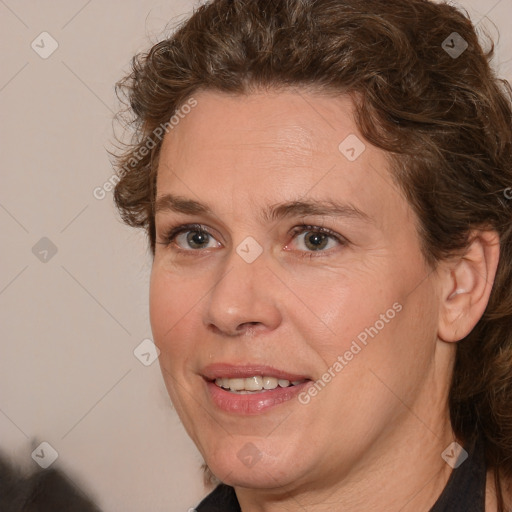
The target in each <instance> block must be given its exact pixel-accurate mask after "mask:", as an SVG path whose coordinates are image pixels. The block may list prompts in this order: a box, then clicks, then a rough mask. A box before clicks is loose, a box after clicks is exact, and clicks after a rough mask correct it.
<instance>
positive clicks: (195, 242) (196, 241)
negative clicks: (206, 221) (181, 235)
mask: <svg viewBox="0 0 512 512" xmlns="http://www.w3.org/2000/svg"><path fill="white" fill-rule="evenodd" d="M208 236H209V235H208V233H205V232H204V231H190V232H189V233H188V235H187V243H189V244H190V246H191V247H195V248H197V246H202V245H204V244H205V243H208Z"/></svg>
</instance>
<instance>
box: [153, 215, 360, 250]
mask: <svg viewBox="0 0 512 512" xmlns="http://www.w3.org/2000/svg"><path fill="white" fill-rule="evenodd" d="M163 231H164V232H163V234H162V239H163V241H157V242H156V243H157V244H160V245H164V246H166V247H168V246H170V245H172V244H174V243H175V239H176V237H177V236H178V235H180V234H181V233H186V232H188V231H196V232H200V233H206V234H207V235H208V236H210V237H212V238H213V239H214V240H216V241H217V242H218V243H221V242H219V241H218V240H217V237H216V235H214V234H213V233H212V230H210V228H208V227H207V226H205V225H204V224H198V223H191V224H178V225H175V226H171V227H170V228H168V229H166V230H163ZM309 231H311V232H315V233H322V234H325V235H327V236H328V237H330V238H332V239H335V240H336V241H337V242H338V245H340V246H342V247H343V246H346V245H348V244H349V243H350V241H349V240H348V239H347V238H346V237H344V236H342V235H340V234H339V233H336V232H335V231H332V230H331V229H328V228H325V227H323V226H317V225H312V224H300V225H297V226H294V227H293V228H291V229H290V230H289V231H288V234H289V235H291V236H293V238H295V237H296V236H297V235H299V234H302V233H307V232H309ZM289 245H290V244H289V243H287V244H286V245H285V248H287V247H288V246H289ZM176 247H177V248H176V249H175V250H176V251H177V252H181V253H187V254H192V253H196V254H198V253H202V252H204V251H205V250H208V249H211V248H205V249H183V248H181V247H180V246H176ZM332 251H333V250H332V249H330V250H327V251H322V250H320V251H302V250H296V251H294V252H300V253H305V255H308V257H311V256H312V257H317V256H321V255H325V254H330V253H331V252H332ZM315 255H317V256H315Z"/></svg>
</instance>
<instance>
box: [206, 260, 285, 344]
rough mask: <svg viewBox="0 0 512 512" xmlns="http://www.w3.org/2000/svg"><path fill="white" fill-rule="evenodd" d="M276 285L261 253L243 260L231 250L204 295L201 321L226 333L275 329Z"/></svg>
mask: <svg viewBox="0 0 512 512" xmlns="http://www.w3.org/2000/svg"><path fill="white" fill-rule="evenodd" d="M278 286H279V281H278V279H276V278H275V276H274V275H273V274H272V272H271V271H270V269H269V268H268V267H267V263H266V260H265V254H264V253H263V254H261V255H260V256H259V258H258V259H257V260H256V261H253V262H252V263H247V262H246V261H244V260H243V259H242V258H241V257H240V256H239V255H238V254H237V253H236V252H235V251H233V254H232V255H231V256H230V258H229V259H228V260H227V261H226V265H225V266H223V269H222V275H220V276H216V282H215V284H214V285H213V288H212V290H211V293H210V294H209V295H208V297H207V298H206V299H205V300H206V308H205V310H204V324H205V325H206V327H207V329H209V330H211V331H214V332H215V333H217V334H222V335H223V336H229V337H233V336H241V335H244V334H249V333H254V332H264V331H272V330H273V329H276V328H277V327H278V326H279V324H280V323H281V320H282V316H281V312H280V309H279V301H278Z"/></svg>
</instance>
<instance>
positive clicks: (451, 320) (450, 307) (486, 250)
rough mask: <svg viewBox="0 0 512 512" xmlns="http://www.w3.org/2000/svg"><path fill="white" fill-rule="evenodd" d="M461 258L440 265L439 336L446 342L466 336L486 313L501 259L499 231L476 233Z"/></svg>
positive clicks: (473, 233) (474, 232)
mask: <svg viewBox="0 0 512 512" xmlns="http://www.w3.org/2000/svg"><path fill="white" fill-rule="evenodd" d="M470 241H471V242H470V245H469V247H468V248H467V250H466V251H465V253H464V254H463V255H461V256H457V257H455V258H451V259H450V260H449V261H445V262H443V263H441V264H440V265H441V267H442V268H440V269H439V270H440V273H439V275H440V278H441V290H442V293H441V297H440V301H441V302H440V314H439V330H438V337H439V338H440V339H441V340H443V341H447V342H453V341H459V340H461V339H462V338H464V337H465V336H467V335H468V334H469V333H470V332H471V331H472V330H473V328H474V327H475V325H476V324H477V323H478V321H479V320H480V318H481V317H482V315H483V314H484V311H485V308H486V307H487V303H488V302H489V297H490V295H491V290H492V286H493V283H494V278H495V276H496V269H497V267H498V261H499V257H500V239H499V235H498V233H497V232H496V231H493V230H489V231H473V232H472V234H471V238H470Z"/></svg>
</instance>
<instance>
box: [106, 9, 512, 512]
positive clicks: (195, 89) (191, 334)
mask: <svg viewBox="0 0 512 512" xmlns="http://www.w3.org/2000/svg"><path fill="white" fill-rule="evenodd" d="M491 54H492V51H490V52H489V53H488V54H487V55H486V54H485V53H484V51H483V50H482V48H481V47H480V45H479V42H478V39H477V36H476V33H475V29H474V27H473V26H472V25H471V23H470V21H469V20H468V19H467V18H466V17H465V16H464V15H463V14H462V13H460V12H459V11H457V10H456V9H455V8H454V7H452V6H449V5H444V4H434V3H431V2H429V1H427V0H386V1H383V0H317V1H304V0H273V1H267V2H262V1H255V0H243V1H242V0H215V1H213V2H210V3H208V4H207V5H203V6H202V7H201V8H199V9H198V10H197V11H196V12H195V13H194V14H193V16H192V17H191V18H190V19H189V20H187V21H186V22H185V23H184V24H183V25H182V26H181V27H180V28H179V30H177V31H176V32H175V33H174V34H173V35H172V36H171V37H170V38H169V39H167V40H165V41H162V42H160V43H158V44H156V45H155V46H154V47H153V48H152V49H151V50H150V51H149V52H148V53H147V54H143V55H139V56H137V57H135V58H134V60H133V70H132V73H131V74H130V75H129V76H127V77H126V78H125V79H124V80H123V81H122V82H121V83H120V84H119V87H120V89H121V91H124V92H125V93H126V94H127V97H128V100H129V102H130V105H131V108H132V110H133V113H134V115H135V118H134V123H135V124H134V126H135V129H136V131H135V137H136V140H135V144H134V145H133V146H130V147H127V148H126V151H124V152H123V153H122V154H121V155H119V156H118V160H117V163H118V168H119V183H118V184H117V186H116V190H115V200H116V204H117V206H118V208H119V210H120V212H121V215H122V217H123V219H124V220H125V221H126V222H127V223H128V224H130V225H132V226H137V227H143V228H145V229H146V230H147V233H148V237H149V242H150V247H151V250H152V253H153V257H154V259H153V266H152V275H151V287H150V314H151V325H152V330H153V335H154V340H155V343H156V345H157V346H158V347H159V349H160V352H161V354H160V359H159V360H160V365H161V369H162V374H163V377H164V381H165V384H166V387H167V390H168V392H169V395H170V397H171V400H172V402H173V404H174V406H175V408H176V410H177V412H178V414H179V416H180V418H181V420H182V422H183V424H184V426H185V428H186V430H187V432H188V434H189V435H190V437H191V438H192V440H193V441H194V443H195V444H196V446H197V447H198V449H199V451H200V452H201V454H202V456H203V457H204V460H205V463H206V466H207V468H208V471H210V472H211V474H213V475H214V476H215V478H216V479H217V480H218V481H220V482H222V483H221V484H219V485H218V486H217V488H216V489H215V490H214V491H213V492H212V493H211V494H210V495H209V496H208V497H207V498H205V500H204V501H203V502H202V503H201V504H200V505H199V506H198V507H197V510H198V511H199V512H203V511H207V510H222V511H224V512H225V511H231V510H242V511H243V512H253V511H281V510H307V511H308V512H318V511H333V510H334V511H341V510H343V511H361V510H365V511H369V510H379V511H397V510H400V511H403V512H406V511H428V510H432V511H435V512H439V511H445V510H446V511H458V510H460V511H464V512H467V511H483V510H486V511H500V512H502V511H505V510H510V509H511V507H512V500H511V494H512V493H511V483H510V482H511V475H512V410H511V407H510V404H511V398H512V286H511V285H512V239H511V236H512V233H511V201H510V200H509V194H507V191H508V190H510V188H509V187H510V186H511V184H512V165H511V164H512V129H511V124H510V120H511V107H510V95H509V90H510V88H509V86H508V87H506V86H507V85H508V84H505V83H501V82H500V81H499V80H498V79H496V77H495V76H494V74H493V72H492V71H491V69H490V67H489V64H488V60H489V58H490V56H491Z"/></svg>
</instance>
